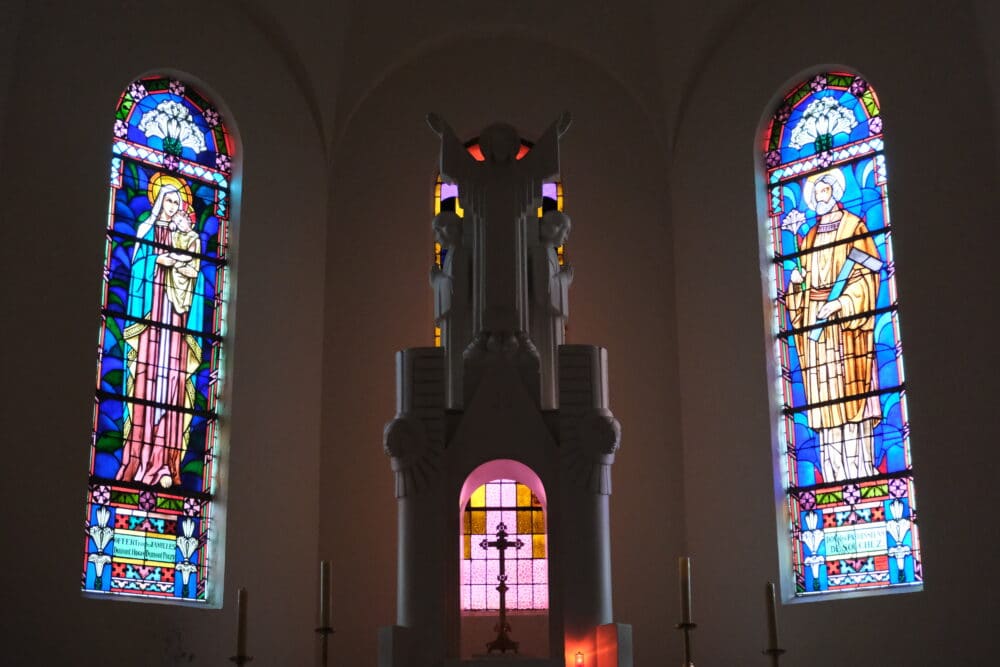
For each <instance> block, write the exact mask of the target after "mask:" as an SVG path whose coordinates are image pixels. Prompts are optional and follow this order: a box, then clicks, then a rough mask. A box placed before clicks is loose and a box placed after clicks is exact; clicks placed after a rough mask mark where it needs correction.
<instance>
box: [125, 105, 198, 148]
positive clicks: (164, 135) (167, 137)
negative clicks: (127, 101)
mask: <svg viewBox="0 0 1000 667" xmlns="http://www.w3.org/2000/svg"><path fill="white" fill-rule="evenodd" d="M139 130H140V131H141V132H143V133H144V134H145V135H146V136H147V137H159V138H160V139H162V140H163V149H164V150H165V151H167V152H168V153H174V154H176V155H180V152H181V149H182V148H190V149H191V150H193V151H194V152H195V153H200V152H202V151H204V150H205V136H204V135H203V134H202V131H201V130H200V129H199V128H198V126H197V125H196V124H195V122H194V117H193V116H192V115H191V111H190V110H189V109H188V108H187V107H185V106H184V105H183V104H180V103H179V102H173V101H170V100H167V101H164V102H160V103H159V104H157V105H156V108H155V109H153V110H152V111H147V112H146V113H144V114H143V115H142V120H141V121H140V122H139Z"/></svg>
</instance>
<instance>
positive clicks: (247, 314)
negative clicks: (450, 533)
mask: <svg viewBox="0 0 1000 667" xmlns="http://www.w3.org/2000/svg"><path fill="white" fill-rule="evenodd" d="M164 9H165V7H164V6H163V5H155V4H150V3H144V2H134V1H125V2H115V3H109V2H104V3H79V4H70V3H58V2H53V3H50V2H39V3H34V2H32V3H30V6H28V7H27V8H26V10H25V14H24V17H23V25H22V28H21V34H20V38H21V41H20V45H21V46H20V49H19V50H18V52H17V59H16V62H14V63H13V65H12V71H13V72H14V76H13V80H12V89H11V96H10V99H12V100H14V101H15V102H16V105H12V107H11V108H10V109H9V111H8V114H7V116H6V121H7V124H6V126H5V127H4V133H3V144H2V153H3V156H4V159H3V165H2V172H0V192H2V194H0V200H2V201H3V202H4V205H3V209H2V213H0V215H2V219H3V222H2V225H0V227H2V230H3V231H2V234H3V237H2V238H3V242H2V247H3V251H2V262H0V266H2V275H3V283H4V287H3V292H2V294H3V312H4V326H3V327H2V329H3V332H2V334H0V335H2V337H3V341H2V349H3V352H2V355H3V364H2V367H3V389H2V391H3V400H2V406H3V407H2V409H3V418H2V420H0V423H2V425H3V434H2V436H0V437H2V441H3V444H4V449H5V451H6V453H7V458H6V460H5V462H4V464H3V466H2V467H0V470H2V472H0V475H2V483H0V488H2V489H3V490H2V494H3V500H4V502H3V505H2V506H3V514H4V520H3V521H2V524H3V526H4V527H3V529H2V531H3V533H2V534H3V549H2V552H3V556H2V565H0V572H2V575H0V577H2V581H3V591H4V595H3V597H4V604H3V605H0V606H2V611H0V616H2V621H0V636H2V640H0V643H2V645H3V647H4V648H3V654H4V657H3V659H2V662H4V664H8V665H43V664H76V665H136V664H144V665H160V664H162V665H174V664H188V663H193V664H200V665H222V664H226V659H227V658H228V656H230V655H232V654H233V653H234V648H235V646H234V645H235V638H234V636H235V626H236V612H235V609H234V606H235V596H236V588H237V587H238V586H241V585H242V586H247V587H248V588H249V590H250V593H251V600H250V603H251V606H250V614H249V616H250V620H249V632H250V640H249V649H250V652H251V653H252V654H254V655H255V656H256V657H257V661H256V662H255V663H254V664H265V665H267V664H270V665H277V664H289V665H290V664H308V663H309V661H310V660H311V658H312V655H313V641H314V640H313V634H312V629H313V627H314V624H315V621H314V618H313V616H314V613H315V609H314V606H315V605H314V602H313V601H314V599H315V594H314V591H315V586H316V583H315V582H316V578H317V574H316V559H317V536H316V532H317V522H318V519H317V507H318V495H317V492H318V471H317V463H318V458H319V423H320V415H319V395H320V375H319V369H320V365H319V360H320V356H321V333H322V324H323V320H322V309H323V275H324V252H323V246H324V242H325V224H324V222H325V221H324V218H323V211H324V205H325V194H326V193H325V185H326V183H325V163H324V160H323V157H322V153H321V151H322V147H321V145H320V143H319V141H318V140H317V139H316V135H315V130H314V129H311V126H310V124H309V123H308V122H306V121H303V120H302V119H303V118H307V112H306V108H305V105H304V103H303V100H302V97H301V94H300V93H299V91H298V90H297V89H295V88H294V87H293V86H292V85H291V83H290V82H289V81H290V77H289V76H288V75H287V72H286V71H285V70H284V69H283V64H282V61H281V60H280V59H279V58H278V57H277V56H276V54H275V53H274V51H273V50H272V49H271V48H270V47H269V45H268V42H267V41H266V40H264V39H263V38H262V37H261V35H260V34H259V33H258V32H257V31H256V29H255V28H254V27H253V26H252V25H250V24H249V23H248V22H247V21H246V20H244V18H243V17H242V15H241V14H240V13H239V12H234V11H232V10H231V8H228V7H226V6H224V5H223V4H222V3H219V4H215V3H199V2H177V3H172V4H171V5H170V6H169V11H164ZM213 22H215V23H217V24H219V25H220V26H221V29H220V30H219V31H218V32H216V33H215V34H214V35H213V34H210V32H209V29H208V27H207V26H208V25H211V24H212V23H213ZM167 68H169V69H171V70H176V71H178V72H187V73H189V74H191V75H193V76H194V77H196V78H197V79H200V80H202V81H204V82H206V83H208V84H209V87H210V91H206V92H212V93H214V94H215V99H217V100H218V101H220V102H224V103H225V105H226V106H228V108H229V109H230V110H231V112H232V117H233V118H235V120H236V125H237V127H238V129H239V131H240V133H241V135H242V138H243V155H244V160H243V196H242V198H241V205H240V216H239V221H238V223H237V224H236V228H235V232H236V237H237V245H238V256H237V263H236V286H237V288H238V289H237V290H236V291H235V292H234V293H233V296H234V300H233V304H232V305H233V307H232V313H233V315H234V316H235V317H234V323H235V334H234V335H233V336H232V337H231V338H230V340H229V341H228V346H229V355H230V359H231V361H232V368H231V370H232V372H231V373H230V374H229V379H230V385H229V391H228V395H227V396H226V398H225V405H226V410H227V414H226V415H225V417H224V422H223V423H224V426H225V430H226V431H227V433H228V449H224V451H223V471H224V472H226V473H227V474H225V475H224V477H223V478H222V488H223V489H224V493H225V494H226V495H227V496H228V501H229V502H228V505H229V506H228V511H227V514H228V517H227V518H228V520H227V522H226V523H227V525H228V535H227V539H226V552H227V556H228V558H227V561H228V562H227V564H226V568H225V580H224V588H225V595H224V605H223V607H222V609H207V608H201V609H193V608H182V607H176V606H167V605H161V604H149V603H134V602H131V603H129V602H118V601H112V600H94V599H85V598H83V597H82V596H81V594H80V592H79V573H78V570H79V564H80V562H81V548H82V547H83V538H84V534H83V530H82V528H83V518H84V505H83V503H84V498H85V494H86V482H87V464H88V456H89V451H88V447H89V436H88V431H89V428H90V422H91V410H92V401H93V386H94V364H95V341H96V340H97V329H98V308H99V305H100V304H99V298H100V286H101V266H102V261H103V251H104V235H103V230H104V228H105V225H106V223H107V217H106V216H107V197H108V185H107V178H108V176H107V174H108V169H109V159H110V140H111V138H112V137H111V125H112V120H113V113H114V108H115V104H116V102H117V99H118V95H119V92H120V90H121V89H122V87H124V86H125V85H127V83H128V82H129V81H130V80H131V79H132V78H133V77H135V76H137V75H139V74H142V73H144V72H148V71H154V70H159V69H167Z"/></svg>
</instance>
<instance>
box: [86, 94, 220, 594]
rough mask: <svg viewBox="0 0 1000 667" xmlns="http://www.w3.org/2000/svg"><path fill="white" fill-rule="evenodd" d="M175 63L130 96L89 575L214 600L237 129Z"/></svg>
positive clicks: (106, 306)
mask: <svg viewBox="0 0 1000 667" xmlns="http://www.w3.org/2000/svg"><path fill="white" fill-rule="evenodd" d="M226 121H227V119H224V118H223V115H222V113H221V112H220V110H219V108H218V106H217V105H216V104H213V103H212V102H211V101H210V100H209V99H208V98H207V97H206V96H204V95H203V94H202V93H201V92H199V91H198V90H197V88H196V87H195V86H193V85H192V84H191V83H189V82H186V81H183V80H181V79H177V78H175V77H173V76H166V75H149V76H145V77H142V78H140V79H138V80H136V81H133V82H132V83H131V84H129V85H128V87H127V88H126V89H125V90H124V91H123V92H122V94H121V97H120V98H119V101H118V106H117V108H116V110H115V116H114V119H113V126H112V127H111V128H109V129H111V130H112V131H113V136H112V143H111V148H112V151H111V153H112V158H111V169H110V204H109V211H108V222H107V229H106V232H105V234H106V245H105V263H104V284H103V299H102V304H101V326H100V331H99V337H98V341H99V343H98V353H97V378H96V379H97V387H96V397H95V404H94V423H93V439H92V443H91V448H90V451H91V456H90V477H89V494H88V499H87V511H86V520H85V526H84V530H85V534H86V537H85V542H84V553H83V559H82V561H83V562H82V571H81V587H82V589H83V591H84V592H86V593H100V594H106V595H115V596H129V597H133V598H141V599H157V600H173V601H179V600H186V601H194V602H206V601H210V600H211V599H213V596H212V590H211V584H212V581H213V578H214V574H215V573H213V572H212V570H211V563H212V562H213V561H215V560H216V558H215V557H214V551H215V550H216V549H220V548H221V545H222V541H221V539H220V536H219V535H218V534H217V533H218V531H217V530H216V528H215V526H214V522H213V519H214V517H213V511H214V509H215V508H214V507H213V499H214V498H215V495H216V488H215V485H216V480H217V469H216V462H217V453H218V441H219V432H218V431H219V405H220V399H221V390H222V388H223V387H224V386H225V382H224V380H225V378H224V377H223V371H224V369H225V363H224V347H223V343H224V336H225V335H226V306H227V292H228V286H229V283H230V280H231V276H230V275H229V262H230V256H229V220H230V216H231V212H232V208H233V204H234V203H233V201H232V196H231V188H232V180H233V170H234V167H235V166H236V163H237V154H236V150H235V148H236V142H235V140H234V137H233V135H232V133H231V131H230V128H228V127H227V125H226Z"/></svg>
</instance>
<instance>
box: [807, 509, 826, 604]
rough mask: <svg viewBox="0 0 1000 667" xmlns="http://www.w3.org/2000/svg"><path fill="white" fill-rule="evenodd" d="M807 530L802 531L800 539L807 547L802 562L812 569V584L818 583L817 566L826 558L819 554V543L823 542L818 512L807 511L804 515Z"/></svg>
mask: <svg viewBox="0 0 1000 667" xmlns="http://www.w3.org/2000/svg"><path fill="white" fill-rule="evenodd" d="M805 524H806V528H807V530H805V531H803V532H802V541H803V542H804V543H805V545H806V546H807V547H809V556H807V557H806V558H805V560H803V562H804V563H805V564H806V565H808V566H809V567H810V569H812V575H813V582H814V584H813V585H814V586H818V585H819V568H820V566H821V565H823V564H824V563H825V562H826V558H824V557H823V556H821V555H820V554H819V553H818V552H819V545H820V544H822V543H823V530H822V529H819V528H817V526H819V512H809V513H808V514H806V515H805Z"/></svg>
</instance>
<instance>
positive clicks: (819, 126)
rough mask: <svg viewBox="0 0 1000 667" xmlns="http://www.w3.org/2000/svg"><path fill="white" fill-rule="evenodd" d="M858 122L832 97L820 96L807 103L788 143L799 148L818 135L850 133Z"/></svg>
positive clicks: (809, 142)
mask: <svg viewBox="0 0 1000 667" xmlns="http://www.w3.org/2000/svg"><path fill="white" fill-rule="evenodd" d="M857 124H858V121H857V120H856V119H855V118H854V114H852V113H851V112H850V111H849V110H847V109H845V108H844V107H842V106H841V105H840V102H838V101H837V100H836V99H835V98H833V97H821V98H819V99H817V100H814V101H812V102H810V103H809V106H807V107H806V110H805V111H804V112H803V114H802V119H801V120H800V121H799V123H798V125H796V126H795V129H793V130H792V137H791V140H790V141H789V145H790V146H791V147H792V148H795V149H799V148H802V147H803V146H805V145H807V144H811V143H813V142H815V141H816V140H817V139H819V138H820V137H824V136H830V137H832V136H833V135H836V134H840V133H842V132H843V133H847V134H850V132H851V130H853V129H854V128H855V127H856V126H857Z"/></svg>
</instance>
